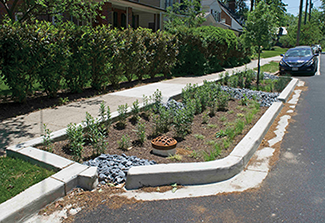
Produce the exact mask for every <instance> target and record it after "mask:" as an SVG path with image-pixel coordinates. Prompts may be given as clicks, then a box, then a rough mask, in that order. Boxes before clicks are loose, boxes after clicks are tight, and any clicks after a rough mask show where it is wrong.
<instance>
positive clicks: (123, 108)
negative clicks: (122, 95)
mask: <svg viewBox="0 0 325 223" xmlns="http://www.w3.org/2000/svg"><path fill="white" fill-rule="evenodd" d="M127 110H128V104H125V105H119V106H118V108H117V112H118V115H119V124H120V125H121V127H123V128H124V127H125V125H126V117H127Z"/></svg>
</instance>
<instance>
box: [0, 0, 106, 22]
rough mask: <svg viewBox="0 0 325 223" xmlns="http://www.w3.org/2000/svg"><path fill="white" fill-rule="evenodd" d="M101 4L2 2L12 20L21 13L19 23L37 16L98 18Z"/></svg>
mask: <svg viewBox="0 0 325 223" xmlns="http://www.w3.org/2000/svg"><path fill="white" fill-rule="evenodd" d="M104 2H106V0H104V1H101V2H95V1H84V0H0V3H1V4H2V5H3V6H4V8H5V10H6V12H7V15H8V16H9V18H10V19H12V20H15V15H16V13H17V12H19V13H20V15H19V17H18V18H17V19H18V21H20V22H23V21H28V20H31V19H33V18H36V17H37V16H56V17H57V18H58V19H60V17H62V13H69V15H71V16H73V17H75V18H76V19H80V20H87V19H90V18H96V16H97V15H98V11H99V10H101V5H102V4H104Z"/></svg>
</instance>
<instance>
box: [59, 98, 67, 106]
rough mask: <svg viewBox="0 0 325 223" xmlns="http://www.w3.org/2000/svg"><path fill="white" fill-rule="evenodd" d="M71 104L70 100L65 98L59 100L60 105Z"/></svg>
mask: <svg viewBox="0 0 325 223" xmlns="http://www.w3.org/2000/svg"><path fill="white" fill-rule="evenodd" d="M68 102H69V98H68V97H65V98H61V97H60V98H59V105H65V104H67V103H68Z"/></svg>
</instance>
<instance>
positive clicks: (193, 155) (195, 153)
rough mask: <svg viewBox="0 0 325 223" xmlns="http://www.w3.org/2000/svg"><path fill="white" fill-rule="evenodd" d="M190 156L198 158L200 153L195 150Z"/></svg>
mask: <svg viewBox="0 0 325 223" xmlns="http://www.w3.org/2000/svg"><path fill="white" fill-rule="evenodd" d="M188 156H189V157H191V158H193V159H198V158H199V153H198V152H197V151H196V150H193V151H192V152H191V153H190V154H189V155H188Z"/></svg>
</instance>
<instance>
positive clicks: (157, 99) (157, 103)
mask: <svg viewBox="0 0 325 223" xmlns="http://www.w3.org/2000/svg"><path fill="white" fill-rule="evenodd" d="M152 100H153V111H154V113H158V112H159V108H160V107H161V102H162V94H161V91H159V90H158V89H157V90H156V91H155V92H154V93H153V95H152Z"/></svg>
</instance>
